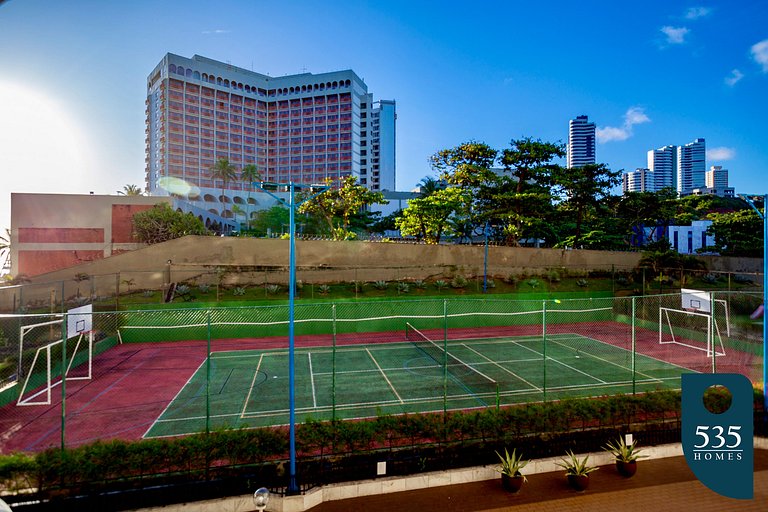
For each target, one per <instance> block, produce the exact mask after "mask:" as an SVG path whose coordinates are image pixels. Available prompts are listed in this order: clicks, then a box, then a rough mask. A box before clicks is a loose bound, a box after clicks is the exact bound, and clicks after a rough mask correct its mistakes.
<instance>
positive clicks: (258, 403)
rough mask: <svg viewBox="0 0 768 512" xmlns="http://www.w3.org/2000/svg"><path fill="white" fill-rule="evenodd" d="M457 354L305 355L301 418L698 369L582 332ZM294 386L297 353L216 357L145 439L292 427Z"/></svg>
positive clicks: (464, 348)
mask: <svg viewBox="0 0 768 512" xmlns="http://www.w3.org/2000/svg"><path fill="white" fill-rule="evenodd" d="M441 344H442V342H441ZM447 347H448V352H449V354H450V355H451V356H453V357H452V358H451V360H452V361H453V363H451V361H449V364H448V366H447V367H446V366H445V365H444V364H440V363H438V362H437V359H439V358H438V357H436V356H432V357H430V356H429V355H428V354H427V353H426V352H425V351H424V350H422V349H420V348H419V347H418V345H417V344H415V343H411V342H406V343H378V344H371V345H346V346H338V347H336V348H335V349H334V348H333V347H329V346H325V347H322V346H319V347H310V348H297V349H296V351H295V355H296V357H295V382H296V395H295V396H296V419H297V421H299V422H302V421H304V420H306V419H307V418H308V417H311V418H313V419H316V420H323V419H332V418H339V419H344V418H362V417H371V416H376V415H378V414H400V413H405V412H427V411H443V410H446V409H447V410H452V409H471V408H486V407H496V406H497V405H502V406H503V405H509V404H516V403H525V402H537V401H542V400H545V399H546V400H552V399H559V398H565V397H578V396H598V395H605V394H616V393H631V392H633V391H636V392H641V391H648V390H653V389H659V388H665V387H671V388H674V387H678V386H679V382H680V374H681V373H683V372H688V371H690V370H687V369H685V368H682V367H679V366H675V365H673V364H670V363H668V362H664V361H661V360H658V359H654V358H651V357H647V356H644V355H641V354H635V356H634V360H633V356H632V353H631V352H630V351H628V350H625V349H623V348H620V347H617V346H614V345H611V344H609V343H604V342H601V341H597V340H594V339H591V338H587V337H584V336H581V335H577V334H555V335H550V336H547V338H546V342H545V340H544V339H542V337H541V336H527V337H514V338H489V339H472V340H466V339H465V340H457V341H448V343H447ZM428 351H429V350H428ZM454 358H455V359H458V360H460V361H462V362H463V363H464V364H463V365H461V364H458V363H457V362H456V361H455V359H454ZM633 369H634V371H633ZM288 383H289V379H288V351H287V349H279V350H263V351H262V350H248V351H232V352H214V353H212V354H211V356H210V358H208V359H207V360H206V361H204V362H203V364H202V365H201V366H200V367H199V368H198V370H197V371H196V372H195V373H194V375H193V376H192V377H191V378H190V379H189V381H188V382H187V384H186V385H185V386H184V387H183V388H182V389H181V390H180V391H179V393H178V394H177V396H176V397H175V398H174V400H172V401H171V403H170V404H168V407H167V408H166V409H165V411H164V412H163V413H162V415H161V416H160V417H159V418H158V419H157V421H155V423H154V424H153V425H152V426H151V427H150V428H149V430H148V431H147V432H146V434H145V437H161V436H173V435H181V434H187V433H193V432H200V431H205V430H206V429H211V430H214V429H218V428H224V427H256V426H268V425H285V424H287V423H288V418H289V410H288V407H289V400H288ZM206 418H208V419H206ZM206 423H207V424H206Z"/></svg>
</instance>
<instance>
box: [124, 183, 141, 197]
mask: <svg viewBox="0 0 768 512" xmlns="http://www.w3.org/2000/svg"><path fill="white" fill-rule="evenodd" d="M117 193H118V194H119V195H123V196H143V195H144V193H143V192H142V190H141V187H139V186H138V185H130V184H129V185H123V190H118V191H117Z"/></svg>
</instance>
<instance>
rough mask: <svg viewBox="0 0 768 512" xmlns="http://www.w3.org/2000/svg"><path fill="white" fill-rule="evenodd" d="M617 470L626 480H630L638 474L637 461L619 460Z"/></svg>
mask: <svg viewBox="0 0 768 512" xmlns="http://www.w3.org/2000/svg"><path fill="white" fill-rule="evenodd" d="M616 469H617V470H618V471H619V474H620V475H621V476H623V477H624V478H630V477H632V476H634V474H635V473H637V461H636V460H631V461H629V462H624V461H623V460H617V461H616Z"/></svg>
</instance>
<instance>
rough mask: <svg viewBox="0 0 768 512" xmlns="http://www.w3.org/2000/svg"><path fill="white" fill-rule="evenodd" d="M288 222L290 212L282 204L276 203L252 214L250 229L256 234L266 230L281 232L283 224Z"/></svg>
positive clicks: (262, 233) (266, 231)
mask: <svg viewBox="0 0 768 512" xmlns="http://www.w3.org/2000/svg"><path fill="white" fill-rule="evenodd" d="M289 222H290V212H289V211H288V208H286V207H285V206H282V205H276V206H273V207H272V208H269V209H267V210H259V211H258V212H256V213H255V214H254V216H253V221H252V222H251V230H252V231H253V232H254V233H255V234H257V235H266V234H267V233H268V232H272V233H281V232H282V230H283V227H284V226H288V223H289Z"/></svg>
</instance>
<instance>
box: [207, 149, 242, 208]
mask: <svg viewBox="0 0 768 512" xmlns="http://www.w3.org/2000/svg"><path fill="white" fill-rule="evenodd" d="M210 171H211V178H212V179H213V180H214V183H215V181H216V180H221V197H220V198H219V200H220V201H221V202H222V203H226V200H225V197H226V196H225V195H224V189H226V188H227V184H228V183H229V182H230V181H235V180H236V179H237V169H236V168H235V166H234V165H232V164H231V163H229V160H227V159H226V158H221V159H219V160H217V161H216V163H215V164H213V167H211V169H210ZM225 209H226V205H225V206H222V208H221V213H222V215H223V213H224V210H225Z"/></svg>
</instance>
